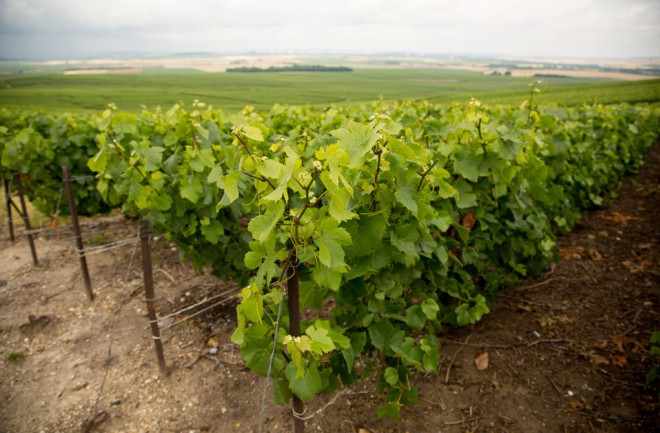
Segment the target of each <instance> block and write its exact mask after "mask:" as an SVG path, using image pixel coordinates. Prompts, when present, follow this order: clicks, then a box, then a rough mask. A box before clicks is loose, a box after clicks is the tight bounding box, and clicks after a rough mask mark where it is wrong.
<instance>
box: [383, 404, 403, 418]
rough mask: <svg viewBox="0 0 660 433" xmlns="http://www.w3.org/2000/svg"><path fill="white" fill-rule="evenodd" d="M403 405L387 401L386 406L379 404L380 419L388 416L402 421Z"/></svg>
mask: <svg viewBox="0 0 660 433" xmlns="http://www.w3.org/2000/svg"><path fill="white" fill-rule="evenodd" d="M401 406H402V405H401V404H400V403H397V402H391V403H387V404H386V405H385V406H378V419H383V418H385V417H388V418H392V419H393V420H395V421H401V414H400V413H401Z"/></svg>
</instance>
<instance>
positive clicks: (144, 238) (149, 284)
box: [140, 219, 167, 376]
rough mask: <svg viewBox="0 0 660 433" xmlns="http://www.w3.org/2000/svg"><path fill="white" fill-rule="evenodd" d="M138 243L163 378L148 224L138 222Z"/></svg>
mask: <svg viewBox="0 0 660 433" xmlns="http://www.w3.org/2000/svg"><path fill="white" fill-rule="evenodd" d="M140 243H141V245H142V273H143V276H144V296H145V301H146V303H147V314H148V316H149V323H150V324H151V338H153V340H154V346H155V347H156V357H157V358H158V367H159V368H160V373H161V374H162V375H163V376H167V367H166V366H165V355H164V354H163V343H162V342H161V340H160V329H159V328H158V318H157V317H156V309H155V307H154V301H155V297H154V275H153V269H152V267H151V246H150V245H149V223H148V222H146V221H145V220H142V219H141V220H140Z"/></svg>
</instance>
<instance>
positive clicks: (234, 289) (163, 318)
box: [158, 288, 239, 321]
mask: <svg viewBox="0 0 660 433" xmlns="http://www.w3.org/2000/svg"><path fill="white" fill-rule="evenodd" d="M237 291H239V289H238V288H233V289H229V290H225V291H224V292H222V293H219V294H217V295H215V296H212V297H210V298H206V299H202V300H201V301H199V302H198V303H196V304H193V305H190V306H188V307H185V308H182V309H180V310H179V311H175V312H173V313H170V314H168V315H167V316H165V317H161V318H160V319H158V320H159V321H163V320H167V319H169V318H171V317H174V316H178V315H179V314H181V313H183V312H185V311H189V310H192V309H193V308H195V307H199V306H200V305H203V304H206V303H207V302H211V301H212V300H214V299H218V298H220V297H222V296H225V295H227V294H229V293H232V292H237Z"/></svg>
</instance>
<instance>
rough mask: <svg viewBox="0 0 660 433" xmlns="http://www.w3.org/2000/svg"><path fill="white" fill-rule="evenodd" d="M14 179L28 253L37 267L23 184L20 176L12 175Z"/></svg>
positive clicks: (37, 260)
mask: <svg viewBox="0 0 660 433" xmlns="http://www.w3.org/2000/svg"><path fill="white" fill-rule="evenodd" d="M14 176H15V178H16V190H17V191H18V198H19V199H20V201H21V208H22V209H23V212H22V216H23V222H24V223H25V231H26V232H27V237H28V242H29V243H30V251H31V252H32V263H34V266H39V259H38V258H37V249H36V247H35V246H34V237H33V236H32V226H31V225H30V217H29V216H28V211H27V205H26V204H25V196H24V195H23V183H22V182H21V175H20V174H19V173H14Z"/></svg>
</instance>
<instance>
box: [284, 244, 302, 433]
mask: <svg viewBox="0 0 660 433" xmlns="http://www.w3.org/2000/svg"><path fill="white" fill-rule="evenodd" d="M286 275H287V292H288V293H287V295H288V303H289V332H291V335H292V336H293V337H299V336H300V284H299V283H298V257H297V256H296V253H295V251H294V252H293V254H292V256H291V261H290V262H289V263H288V266H287V270H286ZM304 409H305V406H304V404H303V401H302V400H301V399H300V397H298V396H297V395H296V394H295V393H294V394H293V431H294V432H295V433H304V431H305V420H303V419H302V416H303V411H304Z"/></svg>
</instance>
